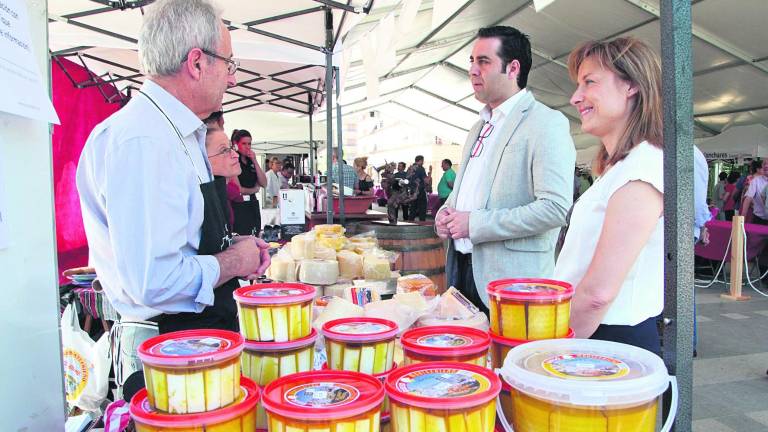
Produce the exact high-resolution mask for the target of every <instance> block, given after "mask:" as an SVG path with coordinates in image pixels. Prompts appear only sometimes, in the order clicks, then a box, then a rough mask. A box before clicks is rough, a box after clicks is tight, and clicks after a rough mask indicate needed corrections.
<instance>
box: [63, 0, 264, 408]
mask: <svg viewBox="0 0 768 432" xmlns="http://www.w3.org/2000/svg"><path fill="white" fill-rule="evenodd" d="M138 39H139V40H138V57H139V59H140V62H141V67H142V70H143V72H144V73H145V75H146V79H145V80H144V83H143V84H142V86H141V89H140V90H139V91H137V92H135V93H134V97H133V98H132V99H131V100H130V101H129V102H128V103H127V104H126V105H125V106H124V107H123V108H122V109H121V110H120V111H118V112H116V113H114V114H112V115H111V116H110V117H108V118H107V119H106V120H104V121H103V122H102V123H100V124H99V125H97V126H96V127H95V128H94V129H93V131H92V132H91V134H90V136H89V137H88V140H87V142H86V144H85V147H84V148H83V152H82V154H81V156H80V162H79V165H78V167H77V175H76V179H77V189H78V193H79V195H80V204H81V208H82V215H83V225H84V228H85V233H86V235H87V237H88V245H89V247H90V251H89V253H90V256H89V261H90V263H91V264H92V265H93V266H94V267H95V269H96V271H97V272H98V274H99V280H100V281H101V285H102V287H103V289H104V293H105V295H106V297H107V299H108V300H109V302H110V304H111V305H112V306H113V307H114V308H115V309H116V310H117V312H118V313H119V314H120V317H121V318H120V322H119V323H116V324H115V326H116V327H115V328H114V330H115V333H114V335H115V340H114V341H112V343H113V352H112V358H113V363H114V368H115V379H116V382H117V385H118V392H117V393H118V397H123V398H127V399H128V400H130V396H131V393H132V392H133V391H137V390H138V389H139V388H140V387H142V386H143V385H144V380H143V377H142V374H141V372H140V371H141V369H142V365H141V361H140V360H139V358H138V354H137V352H136V350H137V348H138V346H139V345H140V344H141V343H142V342H143V341H145V340H146V339H148V338H150V337H152V336H154V335H156V334H157V333H158V331H159V332H160V333H167V332H170V331H176V330H185V329H201V328H215V329H225V330H231V331H237V330H238V325H237V309H236V307H235V303H234V301H233V298H232V291H233V290H234V288H236V285H237V284H233V283H232V281H233V280H235V281H236V278H237V277H244V278H255V277H256V276H257V275H260V274H262V273H263V272H264V270H265V269H266V268H267V267H268V266H269V263H270V260H269V250H268V245H267V244H266V243H264V242H263V241H261V240H260V239H257V238H255V237H253V236H241V237H239V238H237V239H233V238H232V236H231V233H229V232H227V231H228V230H227V220H226V218H225V217H224V216H223V212H222V213H219V212H216V211H215V210H214V209H215V208H216V206H217V205H218V204H220V203H221V197H220V196H219V195H218V193H217V191H216V188H215V185H214V181H213V176H212V174H211V171H210V169H209V168H208V163H207V160H206V158H207V153H206V149H205V136H206V127H205V125H204V124H203V122H202V121H201V119H205V118H207V117H208V116H210V114H211V113H212V112H214V111H217V110H219V109H220V107H221V102H222V97H223V95H224V92H225V90H226V89H227V87H231V86H234V85H235V82H236V80H235V73H236V72H237V62H235V61H234V60H232V56H233V52H232V44H231V39H230V35H229V31H228V29H227V26H226V25H224V23H223V21H222V18H221V12H220V11H219V10H218V9H217V8H216V7H215V6H214V5H213V4H212V3H210V2H209V1H207V0H160V1H156V2H155V3H153V4H152V5H150V6H148V7H147V8H145V14H144V16H143V20H142V24H141V29H140V31H139V36H138ZM128 381H131V383H133V385H132V386H129V385H128ZM131 387H132V388H131Z"/></svg>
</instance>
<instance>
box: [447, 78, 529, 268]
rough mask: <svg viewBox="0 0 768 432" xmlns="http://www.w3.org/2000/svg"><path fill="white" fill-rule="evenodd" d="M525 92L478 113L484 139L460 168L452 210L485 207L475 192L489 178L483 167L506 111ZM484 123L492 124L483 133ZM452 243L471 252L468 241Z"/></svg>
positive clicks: (510, 108)
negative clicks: (460, 177)
mask: <svg viewBox="0 0 768 432" xmlns="http://www.w3.org/2000/svg"><path fill="white" fill-rule="evenodd" d="M526 91H527V90H526V89H522V90H520V91H519V92H517V93H515V94H514V95H512V96H511V97H510V98H509V99H507V100H505V101H504V102H503V103H502V104H501V105H499V106H497V107H496V108H494V109H493V110H491V108H490V107H489V106H487V105H486V106H485V108H483V109H482V111H480V118H481V119H483V120H484V121H485V122H486V124H485V125H483V127H482V128H481V129H480V135H482V136H486V138H484V139H483V143H482V151H480V149H475V148H474V147H473V148H472V149H470V158H469V161H468V162H467V167H466V168H465V169H464V176H463V177H462V179H461V185H460V186H459V191H458V195H456V210H459V211H470V212H471V211H473V210H477V209H480V208H482V207H483V205H484V204H485V203H483V202H482V201H481V200H482V197H481V196H480V194H479V193H477V190H478V189H479V187H480V183H481V180H482V178H483V177H484V176H488V175H491V174H490V173H488V171H487V167H488V166H489V165H490V162H491V160H490V159H491V158H492V157H493V154H494V148H495V147H496V145H497V144H498V143H497V141H498V139H499V135H500V134H501V129H502V126H503V124H504V120H506V118H507V115H509V112H510V111H512V108H514V107H515V105H517V103H518V102H519V101H520V99H521V98H522V97H523V95H524V94H525V92H526ZM488 124H491V125H493V128H492V129H491V130H490V133H486V132H487V130H488V129H489V126H488ZM475 145H477V142H475ZM473 150H478V151H477V156H475V157H472V156H471V154H472V152H473ZM453 244H454V247H455V248H456V250H457V251H459V252H461V253H463V254H468V253H472V241H471V240H470V239H469V238H462V239H456V240H454V243H453Z"/></svg>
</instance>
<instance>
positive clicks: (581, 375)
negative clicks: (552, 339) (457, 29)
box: [541, 353, 629, 380]
mask: <svg viewBox="0 0 768 432" xmlns="http://www.w3.org/2000/svg"><path fill="white" fill-rule="evenodd" d="M541 366H542V367H543V368H544V370H546V371H547V372H549V373H550V374H552V375H554V376H556V377H560V378H566V379H579V380H612V379H616V378H621V377H623V376H625V375H627V374H628V373H629V366H628V365H627V364H626V363H624V362H623V361H621V360H618V359H615V358H611V357H605V356H600V355H596V354H587V353H578V354H565V355H558V356H554V357H550V358H548V359H546V360H544V361H543V362H542V365H541Z"/></svg>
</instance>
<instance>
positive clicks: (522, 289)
mask: <svg viewBox="0 0 768 432" xmlns="http://www.w3.org/2000/svg"><path fill="white" fill-rule="evenodd" d="M504 291H509V292H514V293H524V294H557V293H560V292H562V291H565V290H564V289H563V288H562V287H558V286H555V285H540V284H519V283H518V284H512V285H508V286H505V287H504Z"/></svg>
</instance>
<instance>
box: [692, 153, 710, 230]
mask: <svg viewBox="0 0 768 432" xmlns="http://www.w3.org/2000/svg"><path fill="white" fill-rule="evenodd" d="M708 187H709V167H708V166H707V158H705V157H704V153H702V152H701V150H699V148H698V147H696V146H693V239H694V242H697V241H699V238H700V237H701V229H702V228H703V227H704V225H705V224H706V223H707V222H709V220H710V219H712V212H711V211H709V206H708V205H707V188H708Z"/></svg>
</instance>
